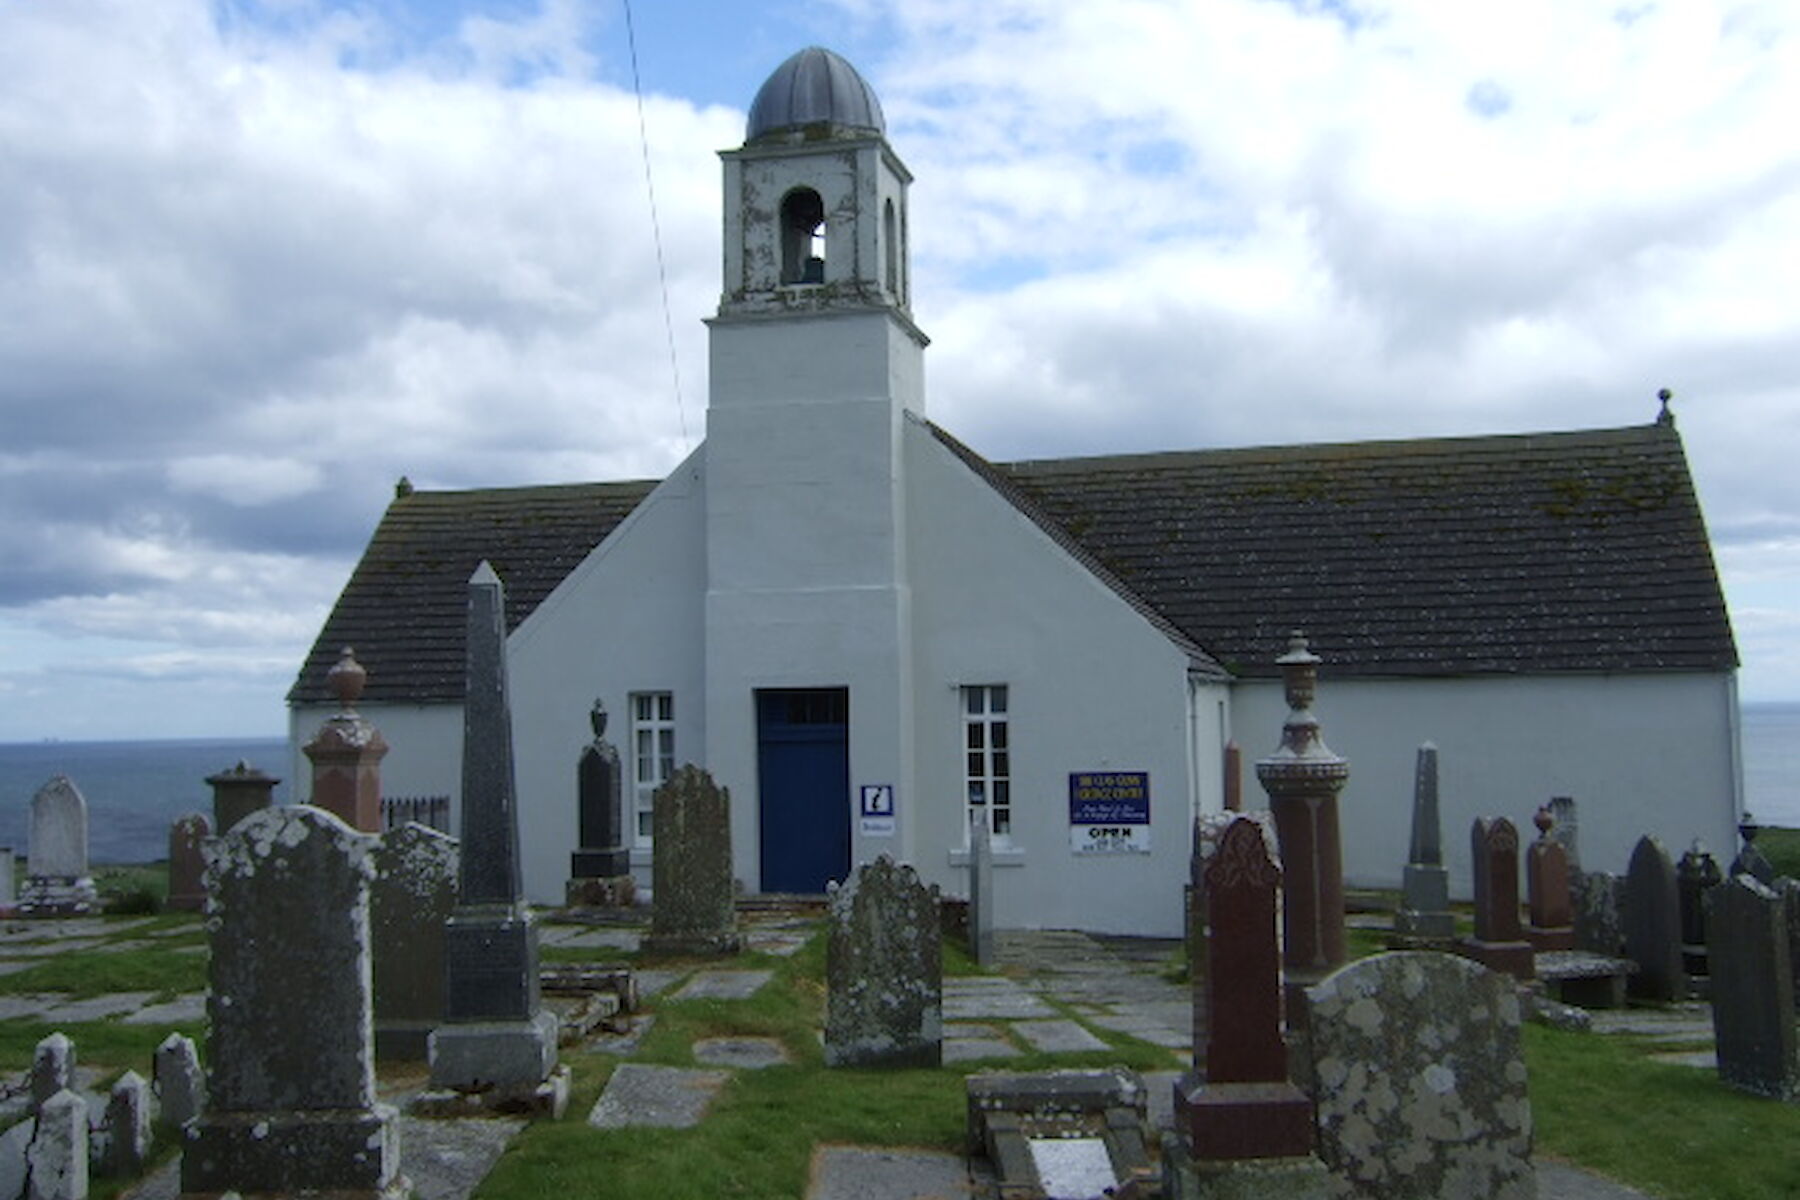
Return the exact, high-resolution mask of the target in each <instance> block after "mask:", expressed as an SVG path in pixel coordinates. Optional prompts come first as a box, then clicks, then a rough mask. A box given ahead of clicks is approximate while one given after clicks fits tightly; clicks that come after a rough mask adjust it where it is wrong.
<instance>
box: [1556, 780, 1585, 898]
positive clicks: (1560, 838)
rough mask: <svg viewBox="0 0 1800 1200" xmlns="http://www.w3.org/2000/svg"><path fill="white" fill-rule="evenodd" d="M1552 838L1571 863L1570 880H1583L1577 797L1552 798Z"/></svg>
mask: <svg viewBox="0 0 1800 1200" xmlns="http://www.w3.org/2000/svg"><path fill="white" fill-rule="evenodd" d="M1550 817H1551V819H1552V820H1554V821H1555V822H1556V823H1555V824H1554V825H1552V826H1551V827H1550V837H1551V838H1552V839H1553V840H1554V841H1555V842H1556V843H1557V844H1558V845H1560V846H1561V847H1562V848H1563V854H1564V855H1566V856H1567V858H1568V861H1569V879H1570V880H1571V882H1572V881H1574V880H1577V879H1580V878H1581V821H1580V818H1579V817H1578V816H1577V815H1576V808H1575V797H1573V796H1552V797H1550Z"/></svg>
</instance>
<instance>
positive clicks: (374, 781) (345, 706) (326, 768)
mask: <svg viewBox="0 0 1800 1200" xmlns="http://www.w3.org/2000/svg"><path fill="white" fill-rule="evenodd" d="M368 679H369V673H368V672H367V671H365V670H364V669H363V666H362V664H361V663H359V662H357V661H356V652H355V651H354V650H352V649H351V648H350V647H349V646H345V647H344V649H343V652H342V653H341V654H340V655H339V656H338V660H337V662H336V663H334V664H333V665H332V668H331V670H330V671H328V672H326V684H327V685H328V686H329V687H330V688H331V691H332V694H333V695H335V696H336V697H337V700H338V711H337V712H335V713H333V714H332V715H331V716H330V717H327V718H326V720H325V723H324V724H323V725H321V726H320V727H319V732H318V733H317V734H316V735H314V737H313V740H312V741H310V742H308V743H306V745H304V746H302V747H301V750H303V751H304V752H305V754H306V757H307V758H308V759H310V760H311V761H312V803H314V804H316V805H318V806H319V807H320V808H322V809H325V810H326V811H327V812H331V813H335V814H337V816H338V817H339V819H341V820H342V821H343V822H344V824H346V825H348V826H350V828H352V829H358V830H361V831H362V832H363V833H380V832H381V760H382V758H384V757H385V756H386V755H387V752H388V746H387V742H385V741H383V740H382V737H381V731H380V730H379V729H377V728H375V726H373V725H371V724H370V723H369V721H368V720H367V718H365V717H364V716H363V715H362V714H361V713H359V712H357V711H356V702H357V701H358V700H359V699H361V698H362V692H363V686H364V685H365V684H366V683H367V682H368Z"/></svg>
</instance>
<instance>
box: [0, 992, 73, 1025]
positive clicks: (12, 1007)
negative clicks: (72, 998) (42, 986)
mask: <svg viewBox="0 0 1800 1200" xmlns="http://www.w3.org/2000/svg"><path fill="white" fill-rule="evenodd" d="M68 998H69V997H68V996H67V995H54V994H53V995H34V994H32V993H29V992H27V993H21V994H20V995H17V996H0V1021H10V1020H13V1019H15V1018H18V1017H31V1018H34V1019H35V1018H37V1017H41V1016H42V1015H44V1014H45V1013H47V1012H49V1011H50V1010H51V1009H53V1008H55V1007H56V1006H57V1005H59V1004H61V1003H63V1002H64V1001H66V1000H67V999H68Z"/></svg>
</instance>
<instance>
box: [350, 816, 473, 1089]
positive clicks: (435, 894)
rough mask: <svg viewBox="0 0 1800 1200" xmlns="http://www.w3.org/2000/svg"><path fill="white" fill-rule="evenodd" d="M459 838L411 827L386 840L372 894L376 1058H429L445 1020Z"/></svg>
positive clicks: (378, 854) (377, 853)
mask: <svg viewBox="0 0 1800 1200" xmlns="http://www.w3.org/2000/svg"><path fill="white" fill-rule="evenodd" d="M456 871H457V844H456V839H455V838H453V837H451V836H449V835H448V834H444V833H439V832H438V831H437V830H435V829H430V828H428V827H426V826H424V825H419V824H416V823H414V822H410V821H409V822H407V823H406V824H405V825H402V826H401V827H400V828H398V829H394V830H390V831H388V832H387V833H384V834H382V835H381V842H380V844H379V845H378V846H377V847H376V848H375V883H374V888H373V890H372V891H371V892H370V895H369V934H370V937H371V939H372V943H371V952H372V954H373V957H374V985H375V1057H376V1058H378V1059H421V1060H422V1059H424V1058H425V1057H426V1041H427V1039H428V1038H429V1037H430V1035H431V1031H432V1030H433V1029H435V1028H437V1027H438V1026H439V1025H440V1024H442V1023H443V1020H444V927H445V923H446V922H448V921H449V919H450V914H451V913H452V912H454V911H455V909H456Z"/></svg>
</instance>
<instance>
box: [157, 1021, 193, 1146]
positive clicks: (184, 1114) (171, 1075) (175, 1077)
mask: <svg viewBox="0 0 1800 1200" xmlns="http://www.w3.org/2000/svg"><path fill="white" fill-rule="evenodd" d="M151 1081H152V1082H151V1085H150V1086H151V1088H152V1090H154V1091H155V1093H156V1099H157V1104H158V1107H159V1109H160V1113H159V1115H158V1118H157V1119H158V1120H159V1121H160V1122H161V1123H162V1125H163V1126H164V1128H167V1129H171V1130H180V1129H181V1127H182V1126H184V1125H186V1124H187V1123H188V1122H189V1121H191V1120H193V1119H194V1118H195V1117H197V1116H199V1115H200V1110H201V1109H202V1108H204V1107H205V1106H206V1073H205V1072H203V1071H202V1070H201V1069H200V1055H199V1052H198V1051H196V1050H195V1049H194V1039H193V1038H191V1037H187V1036H186V1035H184V1034H179V1033H171V1034H170V1035H169V1036H168V1037H166V1038H164V1039H163V1040H162V1045H160V1046H158V1047H157V1048H156V1059H155V1065H154V1068H153V1070H152V1073H151Z"/></svg>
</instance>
